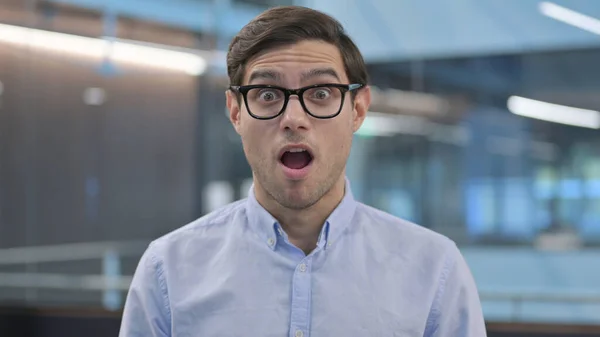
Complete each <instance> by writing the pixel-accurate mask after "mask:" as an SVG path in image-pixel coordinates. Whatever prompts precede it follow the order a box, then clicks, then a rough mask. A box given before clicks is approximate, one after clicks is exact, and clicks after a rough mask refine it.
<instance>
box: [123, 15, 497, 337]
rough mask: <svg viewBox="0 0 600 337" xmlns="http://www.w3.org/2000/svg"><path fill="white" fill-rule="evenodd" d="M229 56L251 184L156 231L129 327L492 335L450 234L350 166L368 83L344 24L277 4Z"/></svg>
mask: <svg viewBox="0 0 600 337" xmlns="http://www.w3.org/2000/svg"><path fill="white" fill-rule="evenodd" d="M227 65H228V73H229V77H230V81H231V87H230V88H229V90H228V91H227V92H226V99H227V107H228V109H229V112H230V119H231V123H232V124H233V127H234V128H235V130H236V131H237V132H238V133H239V135H240V136H241V139H242V143H243V148H244V152H245V154H246V157H247V160H248V163H249V164H250V166H251V168H252V172H253V179H254V184H253V187H252V189H251V191H250V193H249V197H248V198H247V199H246V200H242V201H238V202H235V203H233V204H231V205H229V206H226V207H224V208H222V209H220V210H217V211H215V212H213V213H211V214H208V215H206V216H204V217H202V218H200V219H199V220H197V221H195V222H193V223H191V224H189V225H187V226H185V227H183V228H181V229H178V230H176V231H174V232H172V233H170V234H168V235H166V236H164V237H162V238H160V239H158V240H156V241H154V242H152V243H151V244H150V246H149V247H148V249H147V251H146V252H145V254H144V256H143V257H142V259H141V261H140V264H139V267H138V269H137V271H136V273H135V276H134V279H133V282H132V285H131V289H130V292H129V295H128V298H127V301H126V305H125V310H124V315H123V323H122V327H121V336H122V337H128V336H145V337H146V336H177V337H183V336H186V337H191V336H194V337H195V336H198V337H210V336H246V335H248V336H260V337H266V336H278V337H280V336H294V337H308V336H314V337H317V336H319V337H321V336H322V337H340V336H428V337H433V336H440V337H459V336H460V337H463V336H469V337H471V336H473V337H481V336H485V334H486V332H485V328H484V322H483V318H482V312H481V308H480V304H479V299H478V295H477V290H476V287H475V284H474V282H473V279H472V276H471V274H470V272H469V270H468V267H467V265H466V264H465V261H464V260H463V258H462V256H461V254H460V252H459V250H458V249H457V247H456V245H455V244H454V243H453V242H452V241H450V240H449V239H447V238H445V237H443V236H441V235H438V234H436V233H434V232H432V231H429V230H427V229H425V228H423V227H419V226H417V225H414V224H411V223H407V222H405V221H403V220H400V219H398V218H395V217H393V216H391V215H388V214H385V213H383V212H381V211H378V210H375V209H373V208H370V207H368V206H366V205H363V204H361V203H359V202H357V201H355V200H354V199H353V197H352V192H351V190H350V184H349V182H348V181H347V179H346V178H345V166H346V161H347V158H348V155H349V152H350V147H351V143H352V137H353V133H354V132H356V131H357V130H358V129H359V127H360V126H361V124H362V122H363V120H364V118H365V115H366V113H367V110H368V108H369V104H370V100H371V94H370V91H369V87H368V85H367V82H368V78H367V72H366V70H365V64H364V61H363V58H362V56H361V54H360V52H359V50H358V49H357V47H356V46H355V45H354V44H353V42H352V41H351V40H350V38H349V37H348V36H347V35H346V34H345V33H344V31H343V28H342V27H341V26H340V24H339V23H338V22H336V21H335V20H334V19H332V18H331V17H329V16H327V15H325V14H323V13H320V12H317V11H314V10H311V9H307V8H302V7H278V8H273V9H270V10H268V11H266V12H264V13H263V14H261V15H260V16H258V17H257V18H256V19H254V20H253V21H252V22H250V23H249V24H248V25H247V26H245V27H244V28H243V29H242V30H241V31H240V32H239V34H238V35H237V36H236V37H235V38H234V39H233V41H232V43H231V45H230V48H229V52H228V55H227Z"/></svg>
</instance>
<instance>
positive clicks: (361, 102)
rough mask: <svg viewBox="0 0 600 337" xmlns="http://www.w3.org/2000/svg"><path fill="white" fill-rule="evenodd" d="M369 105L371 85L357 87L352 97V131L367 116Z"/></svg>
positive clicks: (356, 129)
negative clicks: (354, 95)
mask: <svg viewBox="0 0 600 337" xmlns="http://www.w3.org/2000/svg"><path fill="white" fill-rule="evenodd" d="M370 106H371V87H369V86H366V87H364V88H361V89H359V91H358V93H357V94H356V97H355V98H354V120H353V121H352V130H353V132H356V131H358V129H360V127H361V125H362V123H363V122H364V120H365V117H367V111H369V107H370Z"/></svg>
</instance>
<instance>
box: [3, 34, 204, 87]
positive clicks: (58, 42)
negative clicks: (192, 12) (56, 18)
mask: <svg viewBox="0 0 600 337" xmlns="http://www.w3.org/2000/svg"><path fill="white" fill-rule="evenodd" d="M0 42H6V43H11V44H15V45H20V46H24V47H29V48H37V49H45V50H51V51H56V52H64V53H69V54H72V55H79V56H84V57H90V58H94V59H97V60H103V59H109V60H111V61H114V62H123V63H129V64H136V65H142V66H149V67H154V68H162V69H169V70H174V71H181V72H184V73H186V74H189V75H194V76H197V75H201V74H203V73H204V72H205V71H206V68H207V62H206V60H205V59H204V58H203V57H202V56H200V55H198V54H196V53H194V52H190V51H179V50H175V49H172V48H168V47H167V46H163V47H162V48H160V47H157V46H156V45H153V46H148V45H142V44H138V43H133V42H123V41H118V40H117V41H112V40H110V39H108V38H104V39H102V38H91V37H84V36H77V35H71V34H64V33H57V32H50V31H45V30H39V29H32V28H25V27H19V26H11V25H5V24H0Z"/></svg>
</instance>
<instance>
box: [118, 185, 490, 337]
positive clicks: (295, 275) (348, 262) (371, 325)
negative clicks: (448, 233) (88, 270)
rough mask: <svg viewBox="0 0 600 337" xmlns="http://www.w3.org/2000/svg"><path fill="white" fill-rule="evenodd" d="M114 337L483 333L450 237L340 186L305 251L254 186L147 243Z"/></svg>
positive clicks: (470, 284) (456, 336)
mask: <svg viewBox="0 0 600 337" xmlns="http://www.w3.org/2000/svg"><path fill="white" fill-rule="evenodd" d="M120 336H121V337H133V336H140V337H141V336H143V337H151V336H153V337H158V336H173V337H213V336H223V337H225V336H227V337H229V336H231V337H233V336H235V337H241V336H256V337H270V336H273V337H275V336H277V337H282V336H289V337H342V336H368V337H375V336H385V337H391V336H402V337H409V336H411V337H413V336H414V337H417V336H419V337H422V336H426V337H433V336H436V337H437V336H439V337H484V336H486V331H485V326H484V321H483V317H482V310H481V306H480V303H479V297H478V294H477V289H476V287H475V284H474V281H473V278H472V276H471V273H470V271H469V269H468V267H467V265H466V263H465V261H464V259H463V257H462V255H461V254H460V252H459V250H458V249H457V247H456V245H455V244H454V242H453V241H451V240H449V239H447V238H446V237H444V236H442V235H439V234H436V233H434V232H432V231H430V230H428V229H426V228H423V227H420V226H417V225H414V224H411V223H408V222H405V221H403V220H400V219H398V218H396V217H393V216H391V215H389V214H386V213H384V212H381V211H379V210H376V209H374V208H371V207H369V206H366V205H364V204H361V203H359V202H357V201H355V200H354V198H353V196H352V192H351V191H350V186H349V184H348V182H347V183H346V194H345V196H344V199H343V200H342V202H341V203H340V205H339V206H338V207H337V208H336V209H335V211H334V212H333V213H332V214H331V216H330V217H329V218H328V219H327V221H326V222H325V224H324V226H323V230H322V232H321V235H320V238H319V241H318V246H317V248H316V249H315V250H314V251H313V252H311V253H310V254H308V255H306V254H304V253H303V252H302V250H300V249H298V248H296V247H295V246H293V245H292V244H290V242H289V241H288V238H287V235H286V233H285V232H284V231H283V230H282V229H281V227H280V226H279V224H278V223H277V221H276V220H275V219H274V218H273V217H272V216H271V215H270V214H269V213H268V212H267V211H266V210H265V209H264V208H262V207H261V206H260V205H259V203H258V202H257V200H256V199H255V197H254V193H253V192H252V190H251V191H250V193H249V197H248V198H247V199H245V200H242V201H238V202H235V203H233V204H231V205H228V206H226V207H224V208H222V209H220V210H217V211H215V212H212V213H210V214H208V215H206V216H204V217H202V218H200V219H198V220H196V221H195V222H193V223H191V224H189V225H187V226H184V227H182V228H180V229H178V230H175V231H173V232H172V233H169V234H167V235H165V236H163V237H161V238H159V239H157V240H155V241H153V242H152V243H151V244H150V245H149V247H148V249H147V250H146V252H145V253H144V255H143V257H142V258H141V261H140V263H139V266H138V268H137V270H136V272H135V275H134V278H133V281H132V284H131V288H130V290H129V293H128V296H127V300H126V304H125V308H124V313H123V320H122V325H121V332H120Z"/></svg>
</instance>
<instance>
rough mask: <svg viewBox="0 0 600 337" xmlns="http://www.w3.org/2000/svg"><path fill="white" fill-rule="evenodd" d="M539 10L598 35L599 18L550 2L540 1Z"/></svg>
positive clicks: (599, 28)
mask: <svg viewBox="0 0 600 337" xmlns="http://www.w3.org/2000/svg"><path fill="white" fill-rule="evenodd" d="M539 9H540V12H541V13H542V14H544V15H546V16H548V17H550V18H553V19H555V20H558V21H562V22H564V23H566V24H569V25H571V26H575V27H577V28H580V29H583V30H586V31H588V32H591V33H594V34H598V35H600V20H598V19H596V18H593V17H591V16H587V15H585V14H581V13H579V12H576V11H574V10H571V9H568V8H566V7H562V6H559V5H557V4H554V3H551V2H542V3H540V5H539Z"/></svg>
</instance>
